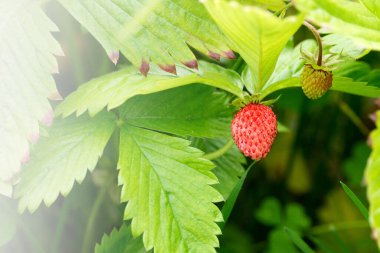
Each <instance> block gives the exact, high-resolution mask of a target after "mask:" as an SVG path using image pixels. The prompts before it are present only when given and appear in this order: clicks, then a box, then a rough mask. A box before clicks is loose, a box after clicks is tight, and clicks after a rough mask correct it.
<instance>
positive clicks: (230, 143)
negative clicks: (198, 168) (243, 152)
mask: <svg viewBox="0 0 380 253" xmlns="http://www.w3.org/2000/svg"><path fill="white" fill-rule="evenodd" d="M233 145H234V141H233V140H230V141H228V142H227V144H226V145H225V146H224V147H222V148H221V149H218V150H216V151H214V152H211V153H208V154H205V155H204V156H203V158H204V159H208V160H215V159H217V158H219V157H221V156H223V155H224V154H225V153H227V151H228V150H230V148H231V147H232V146H233Z"/></svg>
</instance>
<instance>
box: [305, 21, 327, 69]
mask: <svg viewBox="0 0 380 253" xmlns="http://www.w3.org/2000/svg"><path fill="white" fill-rule="evenodd" d="M303 24H304V26H306V27H307V28H308V29H309V30H310V31H311V32H312V33H313V34H314V37H315V39H316V40H317V43H318V48H319V51H318V60H317V65H318V66H322V53H323V47H322V40H321V36H320V35H319V32H318V31H317V29H315V27H314V26H313V25H312V24H310V23H309V22H307V21H303Z"/></svg>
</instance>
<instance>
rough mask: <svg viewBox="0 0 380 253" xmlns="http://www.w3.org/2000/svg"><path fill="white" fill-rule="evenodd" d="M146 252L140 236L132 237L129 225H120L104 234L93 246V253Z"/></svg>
mask: <svg viewBox="0 0 380 253" xmlns="http://www.w3.org/2000/svg"><path fill="white" fill-rule="evenodd" d="M111 252H112V253H146V252H151V251H146V250H145V248H144V244H143V241H142V238H141V236H140V237H137V238H134V237H133V236H132V233H131V226H130V225H127V224H125V223H124V224H123V225H121V227H120V229H119V230H117V229H114V230H112V233H111V234H110V235H109V236H108V235H104V236H103V238H102V241H101V243H100V245H99V244H97V245H96V247H95V253H111Z"/></svg>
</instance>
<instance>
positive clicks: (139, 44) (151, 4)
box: [60, 0, 234, 73]
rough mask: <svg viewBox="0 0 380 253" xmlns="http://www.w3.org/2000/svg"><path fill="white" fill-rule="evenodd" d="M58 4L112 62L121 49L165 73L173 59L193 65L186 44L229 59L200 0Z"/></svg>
mask: <svg viewBox="0 0 380 253" xmlns="http://www.w3.org/2000/svg"><path fill="white" fill-rule="evenodd" d="M60 2H61V4H62V5H63V6H64V7H65V8H66V9H67V10H68V11H69V12H70V13H71V14H72V15H73V16H74V17H75V18H76V19H77V20H78V21H79V23H81V24H82V25H83V26H84V27H85V28H86V29H87V30H88V31H89V32H90V33H91V34H92V35H93V36H94V37H95V38H96V39H97V40H98V41H99V42H100V44H101V45H102V46H103V47H104V49H105V50H106V51H107V54H108V56H109V57H110V58H111V60H112V61H113V62H114V63H115V64H116V62H117V60H118V58H119V54H118V52H119V50H120V51H121V53H122V54H123V55H124V56H125V57H126V58H127V59H128V60H129V61H131V62H132V64H133V65H135V66H137V67H140V71H141V72H143V73H147V72H148V70H149V63H148V62H149V60H152V61H153V62H154V63H157V64H159V65H161V67H162V68H163V69H166V71H168V72H175V70H176V68H175V63H180V62H182V63H183V64H185V65H187V66H189V67H193V68H195V67H196V64H197V62H196V58H195V56H194V54H193V53H192V52H191V50H190V49H189V47H188V45H190V46H192V47H193V48H195V49H197V50H198V51H200V52H202V53H204V54H207V55H210V56H211V57H213V58H219V57H220V56H221V55H222V56H225V57H229V58H233V57H234V55H233V53H232V51H231V50H230V49H229V48H228V47H227V46H226V44H225V37H224V36H223V35H222V33H221V32H220V31H219V28H218V27H217V25H216V24H215V23H214V22H213V20H212V19H211V18H210V17H209V15H208V13H207V11H206V10H205V8H204V7H203V6H202V5H201V4H200V3H199V2H198V1H188V0H153V1H152V0H138V1H134V0H125V1H108V0H95V1H94V0H82V1H77V0H61V1H60Z"/></svg>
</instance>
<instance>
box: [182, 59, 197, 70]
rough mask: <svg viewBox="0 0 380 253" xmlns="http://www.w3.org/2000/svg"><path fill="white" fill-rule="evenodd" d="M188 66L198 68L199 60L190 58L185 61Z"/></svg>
mask: <svg viewBox="0 0 380 253" xmlns="http://www.w3.org/2000/svg"><path fill="white" fill-rule="evenodd" d="M183 64H184V65H185V66H186V67H188V68H191V69H198V61H197V60H190V61H186V62H184V63H183Z"/></svg>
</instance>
